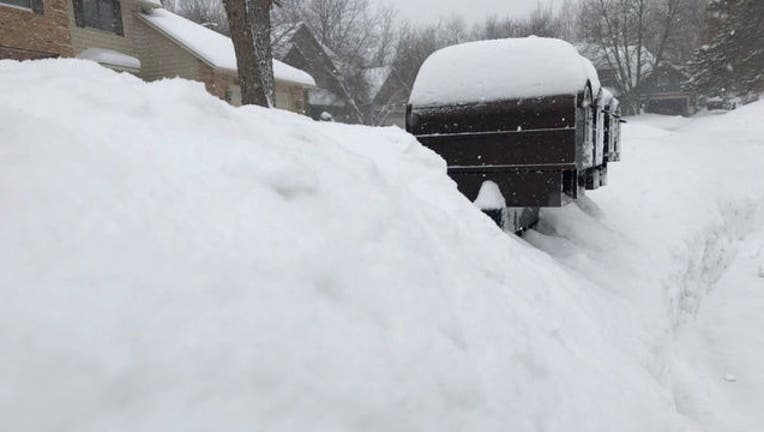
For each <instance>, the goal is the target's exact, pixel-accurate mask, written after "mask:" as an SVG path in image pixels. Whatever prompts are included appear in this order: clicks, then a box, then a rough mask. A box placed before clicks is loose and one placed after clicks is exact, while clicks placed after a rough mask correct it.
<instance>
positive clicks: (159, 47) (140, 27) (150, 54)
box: [134, 19, 203, 81]
mask: <svg viewBox="0 0 764 432" xmlns="http://www.w3.org/2000/svg"><path fill="white" fill-rule="evenodd" d="M135 30H136V31H135V33H134V39H135V45H136V47H137V49H136V51H137V55H138V58H139V59H140V60H141V72H140V74H139V75H140V77H141V78H143V79H144V80H146V81H154V80H157V79H161V78H171V77H180V78H186V79H190V80H197V81H201V78H200V77H199V68H200V67H201V65H202V64H203V63H202V62H201V61H199V59H197V58H196V57H194V56H193V55H192V54H191V53H190V52H188V51H187V50H186V49H184V48H182V47H181V46H180V45H178V44H176V43H175V42H173V41H172V40H170V39H169V38H167V37H165V36H164V35H162V34H161V33H159V32H158V31H156V30H155V29H153V28H151V27H149V26H148V25H146V24H145V23H143V22H141V21H140V19H136V20H135Z"/></svg>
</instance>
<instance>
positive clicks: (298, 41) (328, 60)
mask: <svg viewBox="0 0 764 432" xmlns="http://www.w3.org/2000/svg"><path fill="white" fill-rule="evenodd" d="M272 47H273V56H274V58H276V59H278V60H280V61H282V62H284V63H286V64H288V65H290V66H292V67H295V68H298V69H301V70H304V71H306V72H307V73H308V74H310V75H311V76H312V77H313V78H314V79H315V80H316V88H314V89H311V90H309V91H308V107H309V109H308V110H307V111H308V114H309V115H310V116H311V117H313V118H314V119H318V118H321V117H322V114H324V113H328V114H330V115H331V117H332V118H334V119H336V120H339V121H342V122H346V123H362V122H363V112H362V110H361V108H360V107H359V106H358V105H357V104H356V102H355V100H354V99H353V97H352V95H351V93H350V91H349V89H348V86H347V83H346V82H345V77H344V70H345V67H344V65H343V63H342V61H341V60H340V59H339V57H338V56H337V55H336V54H335V53H334V52H332V50H331V49H330V48H329V47H327V46H325V45H324V44H322V43H321V42H319V40H318V38H316V36H315V35H314V33H313V32H312V31H311V29H310V28H309V27H308V25H307V24H305V23H297V24H287V25H285V26H283V27H282V28H276V29H274V31H273V37H272Z"/></svg>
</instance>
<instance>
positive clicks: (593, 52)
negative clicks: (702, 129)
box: [576, 44, 696, 116]
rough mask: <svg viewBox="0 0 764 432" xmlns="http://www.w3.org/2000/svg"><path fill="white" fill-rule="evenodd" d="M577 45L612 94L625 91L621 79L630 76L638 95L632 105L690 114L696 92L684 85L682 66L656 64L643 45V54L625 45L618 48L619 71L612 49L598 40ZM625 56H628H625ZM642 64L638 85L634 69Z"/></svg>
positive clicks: (653, 109) (672, 112)
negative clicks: (594, 42)
mask: <svg viewBox="0 0 764 432" xmlns="http://www.w3.org/2000/svg"><path fill="white" fill-rule="evenodd" d="M576 48H577V49H578V50H579V52H580V53H581V55H583V56H584V57H586V58H588V59H589V60H591V61H592V63H593V64H594V66H595V68H596V69H597V75H599V78H600V82H601V83H602V86H603V87H605V88H607V89H608V90H610V91H611V92H612V93H613V94H614V95H616V96H620V95H622V94H623V93H624V85H623V82H624V79H623V75H626V77H627V78H626V79H627V81H626V82H629V81H628V80H631V84H632V86H636V87H635V88H634V90H635V91H634V93H635V94H637V95H638V96H639V99H638V100H635V101H634V102H635V106H640V105H641V106H642V109H644V111H645V112H649V113H656V114H666V115H683V116H687V115H691V114H693V113H694V112H695V111H694V107H695V99H696V97H695V95H694V94H693V93H692V92H690V91H688V90H687V89H685V88H683V83H684V82H686V81H687V78H688V77H687V76H686V75H685V73H684V72H683V71H682V69H681V68H679V67H677V66H674V65H672V64H670V63H668V62H665V61H663V62H661V64H660V65H658V67H657V68H656V67H655V62H656V59H655V56H654V55H653V54H652V53H651V52H650V51H648V50H647V49H644V48H643V49H642V55H641V56H638V55H637V54H638V52H639V51H638V49H637V47H636V46H631V47H629V49H628V55H627V53H626V52H625V50H624V49H621V50H620V51H619V52H618V56H619V58H620V59H622V60H621V64H622V65H623V67H624V70H623V71H619V69H618V66H617V64H618V62H617V61H616V55H615V51H614V50H613V49H604V48H602V47H601V46H599V45H597V44H577V45H576ZM626 59H628V60H626ZM640 65H641V77H640V80H639V81H640V82H639V85H638V86H637V85H636V84H637V69H638V66H640Z"/></svg>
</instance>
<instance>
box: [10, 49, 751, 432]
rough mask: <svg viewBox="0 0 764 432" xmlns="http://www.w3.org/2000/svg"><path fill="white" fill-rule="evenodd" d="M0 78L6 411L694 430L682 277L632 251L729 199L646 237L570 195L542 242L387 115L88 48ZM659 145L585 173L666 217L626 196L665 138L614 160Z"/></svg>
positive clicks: (87, 427)
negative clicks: (304, 109) (296, 106)
mask: <svg viewBox="0 0 764 432" xmlns="http://www.w3.org/2000/svg"><path fill="white" fill-rule="evenodd" d="M0 95H2V98H1V99H0V119H2V121H0V215H2V216H1V217H2V223H1V224H0V268H1V269H2V271H0V290H1V292H2V296H3V301H2V302H0V413H2V415H0V429H2V430H14V431H49V430H57V431H77V432H82V431H99V432H100V431H104V430H109V431H130V432H137V431H157V430H183V431H209V430H225V431H251V430H268V431H302V430H315V431H330V430H331V431H358V430H364V431H391V430H395V431H425V430H426V431H430V430H432V431H436V430H437V431H457V430H460V431H506V430H513V431H540V430H544V431H570V430H580V431H610V430H620V431H645V430H662V431H684V430H688V429H686V427H689V426H690V425H691V424H692V423H691V422H690V421H689V420H687V419H686V418H685V416H684V415H683V414H686V415H688V416H690V417H693V418H694V419H696V417H695V416H692V413H691V412H690V410H688V409H686V408H687V407H688V406H696V407H698V406H699V407H702V406H703V405H702V404H695V405H692V404H691V401H690V400H689V399H688V398H682V399H681V402H682V406H681V407H678V401H680V399H679V398H677V391H676V389H677V388H679V389H686V388H687V387H686V386H682V385H680V384H681V383H679V384H676V385H675V382H674V381H673V380H672V378H671V377H672V374H671V372H670V369H671V368H670V365H671V364H672V360H671V359H672V358H673V357H672V356H671V355H670V353H669V354H667V351H669V350H667V349H666V345H665V344H666V343H667V340H669V339H670V336H668V335H670V334H671V333H670V332H671V327H670V325H671V324H672V323H673V321H672V320H671V319H669V318H667V315H668V314H667V313H666V310H667V309H669V307H668V306H667V305H665V304H664V300H665V298H666V297H667V296H666V295H665V292H664V285H662V284H661V283H662V282H664V281H665V282H666V284H667V285H665V286H668V287H671V286H678V285H677V284H673V285H672V284H671V281H672V280H671V279H664V278H663V277H662V276H667V274H664V273H662V272H658V273H660V274H656V275H655V276H654V277H649V278H643V277H644V273H649V271H650V270H651V268H650V267H649V265H650V264H654V263H656V262H658V263H663V261H652V260H653V259H655V260H659V259H666V260H674V259H676V262H677V263H678V264H677V265H675V266H673V267H672V269H680V268H684V267H687V266H684V264H683V263H685V261H683V260H682V258H687V259H688V261H687V262H695V261H692V259H694V258H695V255H694V254H693V253H692V251H696V247H697V245H696V244H694V243H693V248H689V247H688V249H687V254H686V255H685V254H682V251H683V250H682V249H680V250H679V251H674V252H675V253H674V255H672V250H671V247H672V246H671V243H672V242H673V244H674V245H675V246H676V245H677V244H678V245H680V246H681V245H682V243H681V241H683V240H684V239H685V238H690V236H694V235H695V234H697V232H698V231H697V229H700V228H705V224H704V223H701V222H698V221H703V220H706V221H708V222H714V221H715V216H714V215H715V214H712V215H705V214H700V215H695V217H690V216H687V217H685V218H683V217H681V216H680V217H677V222H676V224H682V223H685V226H686V229H685V230H679V229H678V230H676V233H673V235H664V236H663V237H661V234H666V233H661V232H651V231H649V230H647V233H648V235H646V236H644V237H638V236H636V235H635V231H626V232H624V233H623V234H619V231H617V230H618V229H621V228H622V227H619V226H616V227H612V226H607V223H608V222H607V221H608V219H605V220H598V219H597V218H595V217H593V216H590V215H587V214H586V213H584V212H582V211H581V210H580V209H579V207H577V206H569V207H567V208H565V209H562V210H561V211H560V212H556V213H547V214H546V215H545V217H546V222H545V223H546V225H545V227H546V229H547V230H548V232H546V233H543V232H542V233H539V234H538V235H536V236H535V237H534V236H531V237H530V239H531V241H533V242H534V244H536V245H538V246H539V247H541V248H544V249H546V248H548V250H549V251H550V252H551V253H552V254H553V255H554V258H553V257H551V256H550V255H548V254H546V253H543V252H540V251H538V250H537V249H534V248H533V247H530V246H529V245H527V244H526V243H525V242H524V241H523V240H520V239H517V238H515V237H513V236H508V235H506V234H504V233H502V232H501V231H500V230H498V229H497V228H496V226H495V225H494V224H493V222H491V221H490V220H489V219H488V218H487V217H485V216H484V215H482V214H481V213H480V212H479V211H478V210H477V209H476V208H475V207H474V206H473V205H472V204H471V203H469V202H468V201H467V200H466V199H465V198H463V197H462V196H461V195H460V194H459V193H458V191H457V190H456V187H455V185H454V184H453V182H451V181H450V180H449V179H448V177H447V176H446V175H445V165H444V163H443V161H442V160H441V159H440V158H439V157H437V156H436V155H435V154H434V153H432V152H430V151H429V150H427V149H425V148H423V147H422V146H420V145H419V144H418V143H417V142H416V141H415V140H414V139H413V138H412V137H411V136H409V135H407V134H405V133H404V132H402V131H400V130H399V129H396V128H388V129H379V128H366V127H358V126H344V125H339V124H325V123H316V122H312V121H310V120H309V119H307V118H304V117H301V116H298V115H295V114H291V113H287V112H282V111H275V110H263V109H258V108H253V107H242V108H233V107H231V106H228V105H227V104H225V103H224V102H222V101H220V100H218V99H215V98H213V97H211V96H209V95H208V94H207V93H206V92H205V91H204V88H203V86H202V85H201V84H199V83H194V82H189V81H183V80H166V81H160V82H154V83H150V84H147V83H143V82H141V81H139V80H138V79H136V78H134V77H132V76H130V75H127V74H117V73H114V72H112V71H109V70H106V69H103V68H100V67H99V66H97V65H96V64H93V63H90V62H83V61H75V60H48V61H38V62H26V63H16V62H9V61H2V62H0ZM761 110H762V109H761V107H760V111H761ZM760 111H759V112H760ZM741 115H742V114H741ZM723 127H726V126H723V125H719V126H718V128H719V129H723ZM632 130H636V129H627V130H626V133H627V139H629V138H628V134H629V133H630V132H629V131H632ZM639 133H640V139H642V140H644V141H645V142H649V141H650V140H652V139H655V140H659V139H661V137H662V136H664V135H665V133H663V132H659V131H657V130H655V129H651V128H644V129H640V132H639ZM662 134H663V135H662ZM706 135H708V134H707V133H706ZM727 136H729V134H727ZM748 136H749V135H744V134H742V133H741V135H740V136H739V137H740V138H739V140H744V139H746V138H745V137H748ZM753 145H754V142H753V141H752V142H751V146H753ZM687 147H689V146H687ZM704 148H705V147H704ZM649 149H650V150H649V152H644V153H639V152H638V149H636V148H632V147H627V148H626V150H627V151H626V154H627V155H628V157H627V158H626V159H627V160H631V161H633V164H632V165H626V163H624V164H623V165H622V166H619V167H618V168H621V169H622V170H614V171H613V181H612V182H611V186H608V188H605V193H608V194H612V195H600V196H597V197H596V198H597V199H598V200H601V201H602V202H603V205H604V206H605V207H606V208H607V210H609V211H612V212H613V213H612V215H610V216H611V217H612V219H611V220H612V221H615V222H617V223H624V222H629V223H631V222H634V223H635V225H634V229H635V230H644V228H645V227H646V226H649V224H650V223H651V221H652V222H655V221H656V220H657V221H659V222H666V221H669V219H668V218H663V219H661V218H660V214H661V213H660V212H657V211H656V215H657V216H653V213H647V215H648V216H649V217H648V218H641V219H640V218H639V217H638V216H637V215H636V214H635V213H638V212H639V211H642V209H639V208H638V207H635V206H636V205H649V204H655V203H665V202H668V197H670V194H669V193H668V192H666V193H664V194H659V195H654V194H653V189H654V188H653V189H651V186H650V185H651V182H656V181H661V180H664V178H663V177H660V176H662V175H665V174H666V173H667V172H668V170H669V163H670V164H671V169H674V170H676V169H677V168H676V164H675V163H674V160H673V159H670V158H669V159H668V160H667V161H664V162H661V161H663V159H658V160H657V162H658V163H663V165H660V166H661V167H663V168H656V169H654V170H653V171H652V172H651V174H653V177H651V178H642V177H639V179H638V180H634V179H632V178H631V177H629V178H624V177H621V178H619V177H618V176H619V174H618V173H619V172H623V173H631V174H634V172H636V171H638V170H640V169H644V167H645V166H648V165H649V164H647V162H649V161H647V160H644V159H643V158H644V157H647V155H651V153H650V152H656V153H660V152H661V151H663V152H666V154H669V155H673V153H672V152H673V150H671V149H666V148H665V147H660V146H659V145H657V143H656V145H655V146H650V147H649ZM661 149H663V150H661ZM706 149H707V150H708V148H706ZM630 150H631V151H633V153H630ZM708 151H710V150H708ZM754 155H755V154H754V153H753V152H750V151H749V152H746V153H745V155H744V156H746V157H748V158H749V159H751V160H750V161H744V163H742V164H739V165H737V167H740V172H741V173H742V174H741V175H742V176H743V179H746V180H750V179H751V177H750V167H751V164H752V163H753V160H754V159H755V158H754ZM651 157H652V156H651ZM707 157H708V158H709V159H713V157H714V155H710V154H709V155H707ZM698 158H701V157H700V156H698ZM696 162H698V159H697V158H696V159H692V160H691V161H690V162H689V163H696ZM627 166H630V167H632V168H630V169H623V168H626V167H627ZM705 168H706V165H703V166H702V167H701V168H699V169H698V171H697V172H696V171H694V170H690V169H689V168H683V169H682V170H683V171H682V172H680V174H683V175H685V174H686V180H684V181H681V182H677V184H678V186H677V187H678V188H679V187H681V188H682V189H681V190H680V193H681V195H680V197H681V198H680V199H678V200H679V202H685V203H697V206H693V207H688V208H691V209H693V210H695V209H713V208H714V207H713V206H712V205H707V206H705V205H704V204H703V201H702V199H701V198H699V197H697V195H699V194H697V193H693V192H695V191H694V189H688V184H689V183H690V182H693V181H695V180H696V179H697V178H698V173H700V172H701V171H702V170H704V169H705ZM685 171H686V172H685ZM623 175H626V174H623ZM619 183H620V184H619ZM749 186H750V188H749V190H748V192H750V191H751V190H760V189H761V187H760V186H756V185H749ZM693 187H694V186H693ZM617 188H622V189H620V191H618V189H617ZM728 189H731V188H723V187H718V188H716V187H715V188H712V189H710V190H711V193H713V194H714V195H713V198H711V197H708V199H709V200H715V199H716V198H718V196H717V195H715V194H716V193H721V192H724V191H727V190H728ZM608 191H612V192H608ZM739 192H740V193H743V191H739ZM619 194H623V198H620V196H621V195H619ZM635 197H640V199H634V198H635ZM645 197H650V198H645ZM713 202H714V203H715V202H716V201H713ZM589 213H593V211H590V212H589ZM566 214H568V216H571V217H569V218H567V217H561V216H565V215H566ZM651 218H652V219H651ZM676 224H675V225H676ZM603 225H604V226H603ZM672 226H674V225H672ZM702 232H706V231H702ZM664 237H665V238H664ZM612 239H623V240H624V241H623V243H619V244H616V243H608V241H610V240H612ZM651 241H652V242H657V244H658V247H657V248H655V250H656V254H655V255H654V256H653V255H650V254H649V252H651V250H650V248H649V243H650V242H651ZM603 242H604V243H603ZM712 250H716V249H713V248H712ZM634 254H638V255H636V257H635V255H634ZM693 268H695V267H693ZM591 269H595V270H597V271H592V272H591V275H590V276H589V277H588V278H585V277H584V275H583V273H582V271H583V270H591ZM682 274H684V273H670V275H671V276H672V277H676V278H680V276H678V275H682ZM690 274H691V275H690V276H687V277H686V279H684V280H686V281H688V283H689V282H690V281H692V280H695V279H693V277H694V276H692V274H693V273H690ZM617 276H619V277H620V279H618V278H616V277H617ZM667 277H668V276H667ZM613 278H616V279H615V280H614V279H613ZM640 280H644V281H645V283H644V284H643V285H640ZM670 292H673V291H670ZM688 292H689V291H688ZM669 298H682V297H681V296H679V295H676V296H674V297H670V296H669ZM656 304H657V305H664V306H667V307H666V308H665V309H661V310H654V309H648V306H650V307H653V306H655V305H656ZM675 309H676V308H675ZM671 310H674V309H671ZM688 401H689V402H688ZM678 408H681V409H678ZM680 411H681V413H682V414H680V413H679V412H680Z"/></svg>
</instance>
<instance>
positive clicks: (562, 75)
mask: <svg viewBox="0 0 764 432" xmlns="http://www.w3.org/2000/svg"><path fill="white" fill-rule="evenodd" d="M586 63H588V64H589V65H590V64H591V63H590V62H588V61H586V60H585V59H583V58H582V57H581V56H580V55H579V54H578V51H576V49H575V48H574V47H573V46H572V45H571V44H569V43H567V42H565V41H562V40H559V39H550V38H539V37H535V36H531V37H528V38H518V39H499V40H491V41H479V42H470V43H465V44H461V45H454V46H450V47H447V48H443V49H441V50H439V51H436V52H435V53H434V54H432V55H431V56H430V57H428V58H427V60H425V62H424V64H423V65H422V67H421V68H420V69H419V74H418V75H417V78H416V82H415V83H414V88H413V89H412V93H411V97H410V100H409V101H410V103H412V104H416V105H431V104H458V103H467V102H490V101H496V100H502V99H518V98H525V97H534V96H554V95H560V94H571V95H575V94H578V93H579V92H581V91H582V90H583V89H584V87H585V86H586V82H587V80H588V79H589V78H590V75H591V74H592V72H593V73H594V75H593V76H594V77H596V71H594V70H593V67H589V65H587V64H586ZM598 85H599V80H597V86H598ZM595 95H596V93H595Z"/></svg>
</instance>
